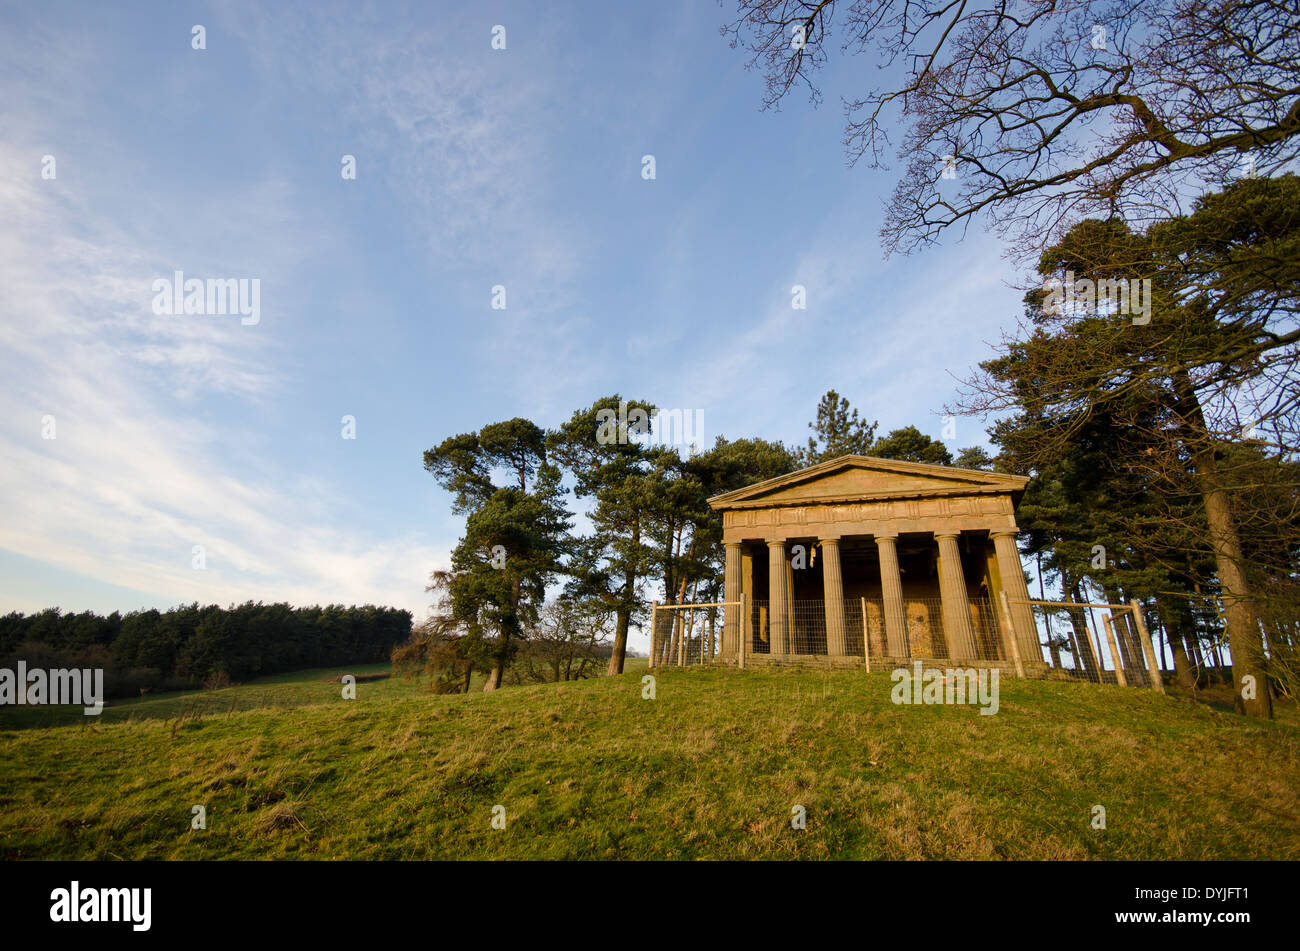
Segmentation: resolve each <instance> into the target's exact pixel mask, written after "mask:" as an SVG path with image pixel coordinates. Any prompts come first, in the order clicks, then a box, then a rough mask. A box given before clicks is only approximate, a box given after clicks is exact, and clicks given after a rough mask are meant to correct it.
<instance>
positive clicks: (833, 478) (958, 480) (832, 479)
mask: <svg viewBox="0 0 1300 951" xmlns="http://www.w3.org/2000/svg"><path fill="white" fill-rule="evenodd" d="M1028 481H1029V480H1028V479H1027V478H1025V477H1024V476H1009V475H1002V474H1000V473H996V472H982V471H979V470H975V469H955V468H953V467H951V466H933V465H927V464H925V463H919V462H900V461H898V460H896V459H878V458H876V457H875V456H840V457H839V458H837V459H829V460H827V461H826V462H820V463H818V464H817V465H815V466H809V467H808V468H806V469H800V470H799V471H797V472H791V473H789V474H787V475H783V476H778V477H776V478H775V479H767V480H765V481H763V482H758V483H755V484H754V485H751V486H746V487H745V488H743V489H737V490H735V491H734V492H726V493H723V494H722V495H716V496H714V497H713V498H711V499H709V504H710V505H712V506H713V508H714V509H717V510H719V511H721V510H724V509H731V508H755V507H763V506H768V505H798V504H801V503H815V502H839V501H845V500H851V499H887V498H918V497H925V496H946V495H966V494H972V493H973V494H980V495H982V494H986V493H1013V494H1015V495H1016V496H1018V495H1019V494H1020V492H1021V491H1023V489H1024V487H1025V483H1026V482H1028Z"/></svg>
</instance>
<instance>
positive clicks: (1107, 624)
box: [1101, 609, 1128, 687]
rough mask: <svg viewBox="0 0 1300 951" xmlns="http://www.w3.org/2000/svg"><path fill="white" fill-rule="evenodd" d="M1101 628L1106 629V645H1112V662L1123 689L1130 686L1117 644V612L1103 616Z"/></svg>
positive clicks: (1117, 679)
mask: <svg viewBox="0 0 1300 951" xmlns="http://www.w3.org/2000/svg"><path fill="white" fill-rule="evenodd" d="M1101 626H1102V627H1104V628H1105V629H1106V643H1107V644H1109V645H1110V662H1111V663H1112V664H1114V665H1115V681H1116V682H1117V683H1118V684H1119V685H1120V686H1121V687H1127V686H1128V678H1127V677H1125V676H1124V659H1123V658H1122V657H1120V656H1119V648H1118V646H1117V645H1116V644H1115V612H1114V610H1113V609H1112V611H1111V613H1110V614H1105V615H1102V618H1101Z"/></svg>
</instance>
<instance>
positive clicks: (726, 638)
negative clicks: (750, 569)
mask: <svg viewBox="0 0 1300 951" xmlns="http://www.w3.org/2000/svg"><path fill="white" fill-rule="evenodd" d="M726 549H727V573H726V575H725V576H724V589H723V596H722V599H723V600H724V601H739V600H740V592H741V590H742V589H741V586H740V542H727V543H726ZM723 619H724V620H723V624H724V627H723V638H722V653H723V654H734V653H736V652H737V651H738V650H740V636H739V635H740V606H739V605H730V604H729V605H727V607H726V609H725V610H724V613H723Z"/></svg>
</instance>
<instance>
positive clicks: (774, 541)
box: [767, 538, 785, 550]
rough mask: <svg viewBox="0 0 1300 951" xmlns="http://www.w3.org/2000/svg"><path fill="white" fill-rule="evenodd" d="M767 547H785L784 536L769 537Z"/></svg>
mask: <svg viewBox="0 0 1300 951" xmlns="http://www.w3.org/2000/svg"><path fill="white" fill-rule="evenodd" d="M767 547H768V549H769V550H770V549H773V548H785V539H784V538H769V539H768V540H767Z"/></svg>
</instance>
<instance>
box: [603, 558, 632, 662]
mask: <svg viewBox="0 0 1300 951" xmlns="http://www.w3.org/2000/svg"><path fill="white" fill-rule="evenodd" d="M633 581H634V579H633V578H632V573H631V572H628V587H631V585H632V584H633ZM614 617H615V618H616V620H615V623H614V651H613V653H611V654H610V655H609V668H608V669H607V670H606V671H605V673H606V674H608V675H609V676H610V677H613V676H615V675H616V674H621V673H622V672H623V658H624V657H625V656H626V655H627V629H628V625H629V623H630V622H631V620H632V609H631V608H630V607H628V606H627V605H626V604H624V605H623V607H620V608H619V609H618V610H617V611H616V612H615V614H614Z"/></svg>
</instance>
